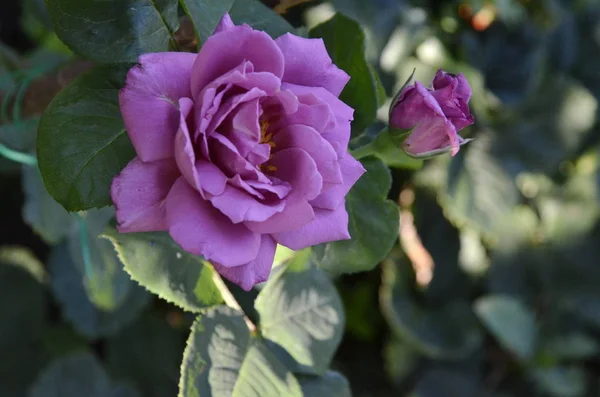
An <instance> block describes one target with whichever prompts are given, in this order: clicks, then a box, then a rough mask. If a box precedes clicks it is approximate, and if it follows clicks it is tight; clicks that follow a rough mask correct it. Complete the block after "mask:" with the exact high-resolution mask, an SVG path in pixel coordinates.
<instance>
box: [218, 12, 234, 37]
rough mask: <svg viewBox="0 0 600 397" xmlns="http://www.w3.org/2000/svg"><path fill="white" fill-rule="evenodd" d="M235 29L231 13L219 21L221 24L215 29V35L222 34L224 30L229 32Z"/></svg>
mask: <svg viewBox="0 0 600 397" xmlns="http://www.w3.org/2000/svg"><path fill="white" fill-rule="evenodd" d="M234 27H235V24H234V23H233V21H232V20H231V17H230V16H229V13H226V14H225V15H223V18H221V20H220V21H219V24H218V25H217V27H216V28H215V31H214V33H213V34H217V33H219V32H222V31H224V30H229V29H231V28H234Z"/></svg>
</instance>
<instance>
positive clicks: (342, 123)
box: [282, 84, 354, 158]
mask: <svg viewBox="0 0 600 397" xmlns="http://www.w3.org/2000/svg"><path fill="white" fill-rule="evenodd" d="M282 89H289V90H291V91H292V92H293V93H294V94H296V95H298V96H301V97H302V96H305V95H307V94H309V93H310V94H311V95H314V96H316V97H317V98H319V100H320V101H321V102H322V103H325V104H327V105H328V106H329V109H330V112H331V114H332V115H333V117H332V116H330V122H329V123H326V124H324V125H323V126H322V127H317V128H316V129H317V131H319V132H321V135H322V136H323V138H325V140H327V141H328V142H329V143H330V144H331V146H333V148H334V150H335V152H336V153H337V155H338V157H340V158H341V157H343V156H344V155H345V153H346V152H347V151H348V141H349V140H350V122H351V121H352V120H353V118H354V109H352V108H351V107H350V106H348V105H346V104H345V103H344V102H342V101H341V100H340V99H338V98H337V97H336V96H334V95H332V94H331V93H330V92H329V91H327V90H325V89H322V88H317V89H313V88H309V87H302V86H297V85H294V84H283V85H282ZM317 117H324V116H317ZM300 124H306V125H311V124H309V123H306V122H302V121H300ZM319 128H322V129H319Z"/></svg>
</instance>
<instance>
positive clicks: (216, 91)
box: [111, 15, 364, 290]
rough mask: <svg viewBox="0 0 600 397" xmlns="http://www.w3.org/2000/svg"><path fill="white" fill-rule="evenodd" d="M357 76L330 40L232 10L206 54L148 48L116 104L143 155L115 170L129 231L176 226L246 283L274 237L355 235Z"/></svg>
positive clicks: (188, 245)
mask: <svg viewBox="0 0 600 397" xmlns="http://www.w3.org/2000/svg"><path fill="white" fill-rule="evenodd" d="M348 80H349V76H348V75H347V74H346V73H345V72H344V71H342V70H340V69H339V68H337V67H336V66H335V65H333V64H332V61H331V58H330V57H329V55H328V54H327V50H326V48H325V46H324V44H323V41H322V40H321V39H305V38H301V37H298V36H295V35H292V34H285V35H283V36H281V37H279V38H278V39H276V40H273V39H272V38H271V37H269V36H268V35H267V34H266V33H264V32H261V31H257V30H253V29H252V28H251V27H249V26H247V25H243V26H235V25H234V24H233V22H232V21H231V19H230V18H229V16H227V15H226V16H225V17H224V18H223V20H222V21H221V23H220V24H219V26H218V27H217V29H216V31H215V33H214V35H212V36H211V37H210V38H209V39H208V40H207V41H206V42H205V43H204V45H203V46H202V49H201V50H200V52H199V53H198V54H191V53H173V52H163V53H150V54H144V55H142V56H140V58H139V61H138V65H137V66H135V67H133V68H132V69H131V70H130V71H129V73H128V75H127V80H126V85H125V87H124V88H123V89H122V90H121V92H120V96H119V104H120V108H121V113H122V115H123V119H124V122H125V126H126V128H127V132H128V134H129V137H130V138H131V141H132V142H133V146H134V147H135V150H136V153H137V157H135V158H134V159H133V160H132V161H131V162H130V163H129V164H128V165H127V167H126V168H125V169H123V171H122V172H121V173H120V174H119V175H118V176H116V177H115V178H114V180H113V183H112V188H111V197H112V200H113V202H114V205H115V208H116V217H117V221H118V228H119V231H120V232H146V231H163V230H168V232H169V234H170V235H171V236H172V237H173V239H174V240H175V241H176V242H177V243H178V244H179V245H181V247H182V248H183V249H184V250H186V251H188V252H191V253H193V254H197V255H203V256H204V258H206V259H207V260H209V261H211V263H213V265H214V267H215V268H216V269H217V270H218V271H219V273H221V274H222V275H223V276H224V277H226V278H228V279H229V280H231V281H233V282H235V283H237V284H239V285H240V286H241V287H242V288H244V289H246V290H248V289H250V288H251V287H252V286H253V285H254V284H256V283H258V282H262V281H264V280H266V279H267V277H268V275H269V272H270V269H271V265H272V262H273V257H274V253H275V248H276V245H277V243H279V244H282V245H284V246H287V247H289V248H291V249H293V250H298V249H302V248H304V247H308V246H311V245H315V244H319V243H323V242H328V241H335V240H341V239H348V238H350V236H349V234H348V214H347V212H346V209H345V200H344V198H345V196H346V194H347V193H348V191H349V190H350V188H351V187H352V185H353V184H354V183H355V182H356V181H357V180H358V178H359V177H360V176H361V175H362V174H363V172H364V168H363V167H362V166H361V164H360V163H359V162H358V161H356V160H355V159H354V158H353V157H352V156H351V155H349V154H348V152H347V147H348V140H349V137H350V122H351V120H352V116H353V109H352V108H350V107H349V106H347V105H346V104H344V103H343V102H342V101H340V100H339V99H338V96H339V94H340V92H341V91H342V89H343V88H344V86H345V85H346V83H347V82H348Z"/></svg>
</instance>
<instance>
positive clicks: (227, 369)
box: [179, 306, 302, 397]
mask: <svg viewBox="0 0 600 397" xmlns="http://www.w3.org/2000/svg"><path fill="white" fill-rule="evenodd" d="M179 396H180V397H197V396H234V397H280V396H289V397H300V396H302V392H301V390H300V386H299V384H298V381H297V380H296V378H295V377H294V375H292V373H291V372H289V371H288V370H287V369H286V367H285V366H284V365H283V364H282V363H281V362H279V361H278V359H277V358H276V357H275V356H274V355H273V353H271V352H270V351H269V350H268V349H267V347H266V346H265V345H263V344H262V343H261V342H260V341H259V340H251V338H250V331H249V330H248V327H247V326H246V324H245V323H244V319H243V316H242V314H241V313H239V312H236V311H235V310H232V309H230V308H228V307H225V306H220V307H217V308H213V309H209V310H207V311H206V313H204V314H202V315H201V316H199V317H198V319H197V320H196V322H194V325H193V326H192V332H191V334H190V337H189V339H188V342H187V347H186V349H185V352H184V356H183V363H182V366H181V379H180V381H179Z"/></svg>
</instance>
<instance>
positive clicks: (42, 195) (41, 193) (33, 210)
mask: <svg viewBox="0 0 600 397" xmlns="http://www.w3.org/2000/svg"><path fill="white" fill-rule="evenodd" d="M21 178H22V181H23V190H24V192H25V204H24V206H23V220H24V221H25V222H27V224H29V226H31V227H32V229H33V230H35V231H36V233H38V234H39V235H40V236H41V237H42V238H43V239H44V241H46V242H47V243H48V244H57V243H59V242H60V241H62V240H63V239H64V238H65V237H66V236H67V234H68V233H69V230H70V229H71V228H72V227H73V218H72V215H71V214H69V213H68V212H67V211H65V209H64V208H63V207H62V206H61V205H60V204H58V203H57V202H56V200H54V199H53V198H52V197H51V196H50V195H49V194H48V191H47V190H46V187H45V186H44V182H43V181H42V177H41V175H40V171H39V169H38V168H37V167H25V166H24V167H22V172H21Z"/></svg>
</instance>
